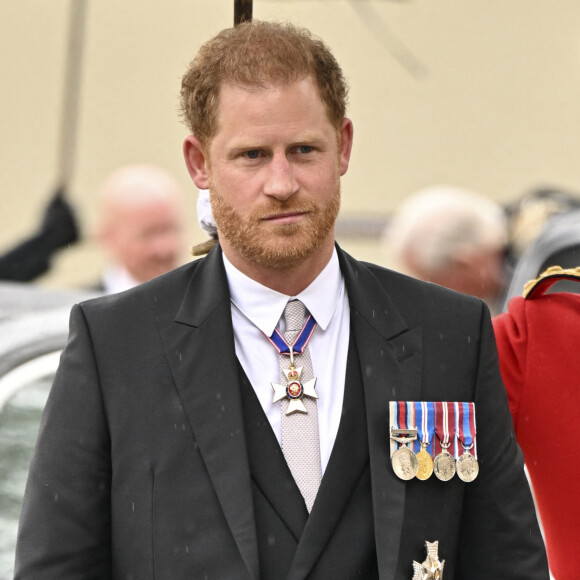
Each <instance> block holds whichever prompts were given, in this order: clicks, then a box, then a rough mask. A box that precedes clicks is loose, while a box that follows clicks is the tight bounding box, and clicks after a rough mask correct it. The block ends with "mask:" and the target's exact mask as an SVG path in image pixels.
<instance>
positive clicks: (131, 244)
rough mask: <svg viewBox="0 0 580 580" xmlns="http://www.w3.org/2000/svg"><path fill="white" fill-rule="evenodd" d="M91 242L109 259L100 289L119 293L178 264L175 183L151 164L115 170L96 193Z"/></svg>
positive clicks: (180, 243)
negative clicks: (96, 211) (96, 213)
mask: <svg viewBox="0 0 580 580" xmlns="http://www.w3.org/2000/svg"><path fill="white" fill-rule="evenodd" d="M99 202H100V217H99V221H98V224H97V229H96V239H97V242H98V243H99V245H100V246H101V248H102V249H103V251H104V252H105V253H106V255H107V257H108V259H109V262H110V264H109V266H108V267H107V268H106V270H105V271H104V273H103V277H102V281H101V285H100V288H101V289H102V290H103V291H104V292H105V293H107V294H111V293H114V292H121V291H123V290H127V289H129V288H132V287H133V286H136V285H137V284H140V283H142V282H146V281H147V280H150V279H151V278H155V277H156V276H159V275H161V274H164V273H165V272H168V271H169V270H172V269H173V268H175V267H176V266H178V265H179V264H180V256H181V254H182V252H183V249H184V239H183V197H182V191H181V189H180V187H179V185H178V184H177V182H176V181H175V179H174V178H173V177H172V176H171V175H170V174H169V173H167V172H166V171H164V170H163V169H161V168H159V167H156V166H154V165H128V166H125V167H121V168H120V169H118V170H116V171H115V172H114V173H113V174H112V175H111V176H110V177H109V178H108V179H107V180H106V181H105V182H104V183H103V185H102V186H101V188H100V191H99Z"/></svg>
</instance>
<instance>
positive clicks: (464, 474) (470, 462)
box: [457, 446, 479, 483]
mask: <svg viewBox="0 0 580 580" xmlns="http://www.w3.org/2000/svg"><path fill="white" fill-rule="evenodd" d="M470 448H471V446H470V447H469V448H468V447H464V448H463V455H460V456H459V457H458V458H457V477H459V479H461V481H465V482H466V483H470V482H472V481H473V480H474V479H475V478H476V477H477V475H478V474H479V463H478V462H477V459H475V457H474V456H473V455H471V453H469V449H470Z"/></svg>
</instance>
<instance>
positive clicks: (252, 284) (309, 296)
mask: <svg viewBox="0 0 580 580" xmlns="http://www.w3.org/2000/svg"><path fill="white" fill-rule="evenodd" d="M222 256H223V260H224V266H225V269H226V275H227V278H228V285H229V289H230V297H231V300H232V302H233V304H234V305H235V306H236V308H237V309H238V310H239V311H240V312H241V313H242V314H243V315H244V316H245V317H246V318H247V319H248V320H250V322H252V323H253V324H254V325H255V326H257V327H258V328H259V329H260V330H261V331H262V332H263V333H264V334H265V335H266V336H271V335H272V333H273V332H274V329H275V328H276V326H277V325H278V322H279V320H280V318H281V317H282V314H283V312H284V308H285V307H286V303H287V302H288V300H290V299H291V298H297V299H298V300H300V301H301V302H302V303H303V304H304V306H306V308H307V310H308V311H309V312H310V314H312V316H314V320H316V322H317V324H318V326H320V328H321V329H322V330H326V328H327V327H328V325H329V324H330V321H331V319H332V315H333V314H334V311H335V310H336V307H337V305H338V303H339V301H340V299H341V298H342V297H343V295H344V291H345V289H344V278H343V276H342V273H341V271H340V265H339V262H338V255H337V253H336V248H334V250H333V252H332V256H331V258H330V260H329V262H328V264H327V265H326V266H325V267H324V269H323V270H322V272H320V274H318V276H317V277H316V278H315V279H314V280H313V281H312V283H311V284H310V285H309V286H308V287H307V288H305V289H304V290H303V291H302V292H300V294H298V295H297V296H287V295H285V294H281V293H280V292H276V290H272V289H271V288H268V287H266V286H263V285H262V284H260V283H259V282H256V281H255V280H252V279H251V278H249V277H248V276H246V275H245V274H243V273H242V272H240V271H239V270H238V269H237V268H236V267H235V266H234V265H233V264H232V263H231V262H230V261H229V260H228V259H227V258H226V256H225V254H224V253H223V252H222Z"/></svg>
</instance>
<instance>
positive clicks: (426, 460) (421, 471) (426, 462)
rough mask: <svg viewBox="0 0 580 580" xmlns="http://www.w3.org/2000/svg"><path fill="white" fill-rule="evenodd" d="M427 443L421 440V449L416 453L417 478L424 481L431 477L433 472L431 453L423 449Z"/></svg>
mask: <svg viewBox="0 0 580 580" xmlns="http://www.w3.org/2000/svg"><path fill="white" fill-rule="evenodd" d="M426 447H427V444H426V443H424V442H423V441H421V450H420V451H419V453H417V463H418V464H419V468H418V469H417V479H420V480H422V481H425V480H426V479H429V478H430V477H431V474H432V473H433V459H432V458H431V455H429V453H427V450H426V449H425V448H426Z"/></svg>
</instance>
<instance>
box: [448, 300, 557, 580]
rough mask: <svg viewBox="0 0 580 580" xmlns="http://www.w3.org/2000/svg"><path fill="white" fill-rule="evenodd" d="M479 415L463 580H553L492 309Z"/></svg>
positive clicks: (483, 347)
mask: <svg viewBox="0 0 580 580" xmlns="http://www.w3.org/2000/svg"><path fill="white" fill-rule="evenodd" d="M480 337H481V338H480V352H479V363H478V371H477V379H476V391H475V409H476V421H477V427H476V428H477V451H478V455H479V463H480V471H479V476H478V478H477V479H476V480H475V481H474V482H472V483H470V484H468V485H466V488H465V497H464V503H463V520H462V525H461V538H460V549H459V561H460V566H459V569H460V570H461V573H460V575H458V577H457V578H461V580H472V579H474V578H482V579H483V578H486V579H487V578H493V579H494V580H500V579H503V580H508V579H509V580H515V579H520V580H540V579H541V580H548V578H549V573H548V565H547V559H546V552H545V548H544V543H543V540H542V537H541V534H540V530H539V525H538V522H537V518H536V514H535V509H534V505H533V500H532V496H531V491H530V488H529V484H528V481H527V479H526V476H525V473H524V461H523V454H522V452H521V450H520V448H519V446H518V444H517V442H516V438H515V434H514V430H513V424H512V419H511V416H510V412H509V408H508V404H507V397H506V392H505V389H504V386H503V383H502V379H501V376H500V371H499V365H498V357H497V350H496V345H495V341H494V336H493V330H492V326H491V318H490V316H489V312H488V310H487V308H483V315H482V319H481V333H480Z"/></svg>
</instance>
